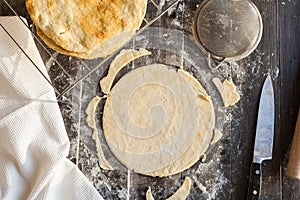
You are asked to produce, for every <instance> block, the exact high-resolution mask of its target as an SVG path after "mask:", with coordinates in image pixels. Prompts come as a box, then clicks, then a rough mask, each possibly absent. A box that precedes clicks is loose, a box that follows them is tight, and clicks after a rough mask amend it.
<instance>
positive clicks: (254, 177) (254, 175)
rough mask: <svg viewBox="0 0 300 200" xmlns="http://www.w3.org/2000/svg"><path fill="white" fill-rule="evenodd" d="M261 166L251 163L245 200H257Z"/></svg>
mask: <svg viewBox="0 0 300 200" xmlns="http://www.w3.org/2000/svg"><path fill="white" fill-rule="evenodd" d="M260 184H261V165H260V164H259V163H252V164H251V169H250V177H249V186H248V196H247V200H257V199H258V198H259V195H260V189H261V185H260Z"/></svg>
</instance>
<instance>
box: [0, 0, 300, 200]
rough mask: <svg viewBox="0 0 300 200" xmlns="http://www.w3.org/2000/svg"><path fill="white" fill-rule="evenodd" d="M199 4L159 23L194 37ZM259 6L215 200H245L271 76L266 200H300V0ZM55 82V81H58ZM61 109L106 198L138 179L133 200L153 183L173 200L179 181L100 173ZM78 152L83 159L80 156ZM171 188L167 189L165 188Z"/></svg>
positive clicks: (1, 7) (18, 6)
mask: <svg viewBox="0 0 300 200" xmlns="http://www.w3.org/2000/svg"><path fill="white" fill-rule="evenodd" d="M8 2H10V4H11V5H12V6H13V7H14V9H15V10H16V11H17V12H18V14H20V15H22V16H25V17H26V18H27V19H29V17H28V14H27V12H26V10H25V7H24V0H10V1H8ZM156 2H157V1H156ZM200 2H201V1H196V0H186V1H184V2H181V3H180V6H181V7H178V8H177V10H173V12H170V13H168V14H167V15H165V16H163V17H162V18H161V19H160V20H159V22H158V23H157V24H159V26H165V27H171V28H173V25H172V23H170V21H171V20H174V19H177V20H178V21H179V22H180V23H181V26H179V29H182V30H184V31H185V32H186V33H187V34H191V21H192V17H193V14H194V12H195V10H196V8H197V5H199V3H200ZM254 3H255V4H256V5H257V7H258V9H259V10H260V12H261V15H262V18H263V23H264V30H263V31H264V32H263V37H262V40H261V42H260V44H259V46H258V48H257V49H256V50H255V51H254V52H253V53H252V54H251V55H250V56H248V57H247V58H245V59H243V60H241V61H238V66H239V67H240V68H241V69H243V71H244V72H246V73H245V74H244V75H243V78H242V79H241V77H240V75H239V74H237V73H235V72H236V71H234V70H232V72H231V73H230V75H228V76H230V78H232V79H233V81H234V82H235V83H236V84H237V85H238V87H239V88H240V92H241V93H242V98H241V100H240V102H239V103H238V104H237V105H236V106H234V107H232V108H230V109H228V110H227V113H228V114H230V115H232V120H230V123H229V124H225V125H224V127H223V133H224V137H223V138H222V140H221V141H220V144H222V146H223V147H225V148H223V150H222V151H221V152H219V154H220V156H219V157H220V160H219V163H220V164H221V165H220V166H222V167H220V170H222V174H223V175H224V177H225V178H226V181H225V182H224V183H223V184H222V188H221V190H219V191H217V194H215V195H214V197H215V199H237V200H240V199H245V198H246V193H247V184H248V176H249V170H250V164H251V161H252V151H253V143H254V137H255V128H256V118H257V113H258V110H257V109H258V101H259V95H260V91H261V87H262V84H263V80H264V78H265V76H266V74H268V73H270V74H271V75H272V77H273V79H274V87H275V97H276V99H275V103H276V123H275V142H274V154H273V159H272V160H271V161H266V162H264V164H263V184H262V194H261V199H268V200H269V199H284V200H293V199H294V200H296V199H300V181H299V180H293V179H290V178H288V177H286V175H285V173H286V166H287V161H288V154H289V148H290V144H291V141H292V137H293V133H294V128H295V123H296V118H297V114H298V110H299V105H300V1H299V0H282V1H279V0H274V1H270V0H255V1H254ZM181 8H184V9H181ZM0 15H13V13H12V12H11V11H10V10H9V9H8V8H7V6H6V5H5V4H4V3H3V1H2V0H1V2H0ZM0 45H1V44H0ZM42 56H43V55H42ZM56 56H57V58H58V59H59V60H60V61H61V62H62V63H64V64H65V65H71V64H72V63H75V62H77V60H76V61H74V60H72V59H69V58H68V57H64V56H61V55H56ZM43 58H44V60H45V62H48V61H49V57H47V56H43ZM76 72H77V71H76V70H75V71H74V72H73V74H74V76H75V75H76ZM49 73H50V74H51V73H52V77H54V76H55V72H51V70H50V72H49ZM53 82H55V80H54V79H53ZM60 106H61V109H62V114H63V116H64V118H65V122H66V128H67V130H68V134H69V138H70V141H71V150H70V155H69V158H70V159H71V160H72V161H74V163H76V164H77V165H78V167H79V168H80V169H81V170H82V171H83V173H84V174H85V175H86V176H87V177H88V178H89V180H90V181H91V182H93V183H94V186H95V187H96V188H97V189H98V190H99V192H100V193H101V195H103V196H104V197H106V198H107V199H126V198H127V196H126V195H125V196H124V195H123V196H122V195H120V193H119V191H120V190H123V189H124V188H126V184H127V181H128V179H131V180H135V183H134V187H132V188H130V191H129V192H130V193H131V197H130V199H143V198H144V195H145V191H146V189H147V186H148V185H151V186H153V187H154V188H155V187H158V189H156V192H155V196H156V197H157V199H160V198H165V197H167V196H169V195H170V194H172V192H174V191H175V189H176V187H178V185H179V182H178V184H177V186H176V187H172V188H171V189H170V187H169V186H168V184H173V183H174V182H172V181H169V180H168V179H167V178H165V179H161V180H159V181H157V179H155V178H148V177H143V176H140V175H137V174H131V177H128V174H127V172H122V171H121V172H107V171H103V170H100V169H99V166H98V163H97V158H96V157H95V156H94V155H93V153H91V152H90V149H89V147H88V146H86V145H85V144H84V142H81V141H80V142H79V143H77V139H78V138H77V133H78V132H77V129H78V127H77V126H76V124H74V123H73V122H74V119H72V117H73V116H74V114H73V115H71V114H70V113H72V112H74V110H75V109H74V108H73V107H72V106H70V105H67V104H61V105H60ZM73 106H74V104H73ZM78 148H79V158H78V156H77V157H76V152H77V149H78ZM299 153H300V152H299ZM207 156H208V160H209V159H213V158H214V155H211V154H210V153H209V154H208V155H207ZM198 165H199V166H200V165H201V163H200V164H199V163H197V164H196V166H193V167H192V168H191V170H195V169H197V167H198ZM187 173H188V172H184V173H182V174H180V175H178V176H177V177H175V178H178V179H180V180H182V177H183V176H184V175H186V174H187ZM173 178H174V177H173ZM105 181H107V182H115V183H111V186H110V187H111V188H110V190H108V189H105V187H104V186H103V185H105ZM151 183H153V184H151ZM204 184H205V183H204ZM123 186H124V187H123ZM198 186H199V185H198ZM198 186H197V185H196V183H194V184H193V188H197V187H198ZM166 188H167V190H165V189H166ZM202 189H203V188H202ZM208 189H209V188H208ZM123 192H124V191H123ZM125 193H126V191H125V192H124V194H125ZM203 193H204V191H203V190H202V191H201V188H200V189H199V188H198V189H193V190H192V194H191V195H190V196H189V199H207V196H205V195H203Z"/></svg>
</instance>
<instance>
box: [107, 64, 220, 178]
mask: <svg viewBox="0 0 300 200" xmlns="http://www.w3.org/2000/svg"><path fill="white" fill-rule="evenodd" d="M151 88H154V89H152V90H151ZM183 91H184V92H183ZM149 94H150V95H149ZM147 95H148V96H147ZM151 95H153V96H154V97H153V98H150V97H151ZM133 97H134V98H133ZM138 102H139V103H138ZM166 102H167V103H166ZM151 104H152V105H151ZM124 105H127V106H124ZM128 105H130V106H134V108H130V107H129V108H128ZM168 107H170V108H174V109H175V112H170V111H169V108H168ZM132 111H136V112H137V113H139V114H138V115H134V114H132V113H131V112H132ZM166 113H169V114H166ZM186 113H188V115H187V114H186ZM137 116H139V117H137ZM174 117H175V118H174ZM174 119H175V120H174ZM149 122H150V123H149ZM214 124H215V116H214V110H213V105H212V101H211V99H210V97H209V96H208V95H207V94H206V92H205V90H204V88H203V87H202V86H201V84H200V83H199V82H198V81H197V80H196V79H195V78H194V77H193V76H191V75H190V74H189V73H187V72H185V71H183V70H181V69H179V70H178V72H176V71H174V70H170V69H168V67H167V66H165V65H159V64H154V65H150V66H144V67H141V68H138V69H135V70H133V71H131V72H129V73H128V74H126V75H125V76H123V77H122V78H121V79H120V80H119V81H118V82H117V83H116V85H115V86H114V87H113V89H112V90H111V92H110V94H109V95H108V98H107V100H106V103H105V107H104V112H103V130H104V135H105V139H106V141H107V144H108V145H109V147H110V149H111V150H112V152H113V153H114V155H115V156H116V157H117V158H118V160H119V161H121V162H122V163H123V164H124V165H125V166H127V167H128V168H129V169H131V170H134V171H135V172H138V173H141V174H145V175H150V176H160V177H163V176H168V175H171V174H176V173H179V172H181V171H184V170H185V169H187V168H189V167H191V166H192V165H193V164H194V163H196V162H197V161H198V160H199V157H200V156H201V155H202V154H203V153H204V152H205V151H206V149H207V148H208V145H209V143H210V141H211V139H212V131H213V128H214ZM170 127H171V128H170ZM160 141H162V142H160Z"/></svg>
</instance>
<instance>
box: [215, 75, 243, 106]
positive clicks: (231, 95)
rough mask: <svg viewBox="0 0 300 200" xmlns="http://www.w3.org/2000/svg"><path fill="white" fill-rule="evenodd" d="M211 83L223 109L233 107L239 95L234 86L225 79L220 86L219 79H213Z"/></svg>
mask: <svg viewBox="0 0 300 200" xmlns="http://www.w3.org/2000/svg"><path fill="white" fill-rule="evenodd" d="M212 82H213V83H214V84H215V86H216V88H217V89H218V91H219V93H220V95H221V97H222V100H223V103H224V106H225V107H229V106H233V105H235V104H236V103H237V102H239V100H240V94H239V93H238V92H237V90H236V86H235V85H234V83H233V82H232V81H228V80H227V79H226V80H225V81H224V82H223V84H222V82H221V80H220V79H219V78H213V79H212Z"/></svg>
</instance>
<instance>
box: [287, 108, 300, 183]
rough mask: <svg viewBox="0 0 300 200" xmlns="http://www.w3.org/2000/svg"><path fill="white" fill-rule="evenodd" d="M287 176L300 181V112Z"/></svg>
mask: <svg viewBox="0 0 300 200" xmlns="http://www.w3.org/2000/svg"><path fill="white" fill-rule="evenodd" d="M286 175H287V176H289V177H291V178H296V179H300V110H299V113H298V119H297V124H296V129H295V133H294V138H293V142H292V148H291V151H290V158H289V163H288V167H287V172H286Z"/></svg>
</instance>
